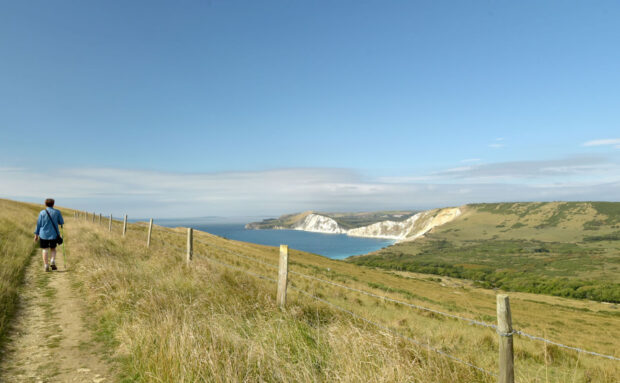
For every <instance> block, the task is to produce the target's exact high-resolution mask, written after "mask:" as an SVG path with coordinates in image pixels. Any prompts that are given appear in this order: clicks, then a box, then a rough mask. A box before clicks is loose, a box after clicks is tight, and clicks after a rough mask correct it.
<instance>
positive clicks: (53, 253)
mask: <svg viewBox="0 0 620 383" xmlns="http://www.w3.org/2000/svg"><path fill="white" fill-rule="evenodd" d="M50 253H51V255H52V259H51V260H50V263H51V264H52V265H55V264H56V248H55V247H52V248H51V249H50Z"/></svg>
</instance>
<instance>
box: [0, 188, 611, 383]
mask: <svg viewBox="0 0 620 383" xmlns="http://www.w3.org/2000/svg"><path fill="white" fill-rule="evenodd" d="M0 207H1V208H0V225H1V227H2V228H9V229H10V228H11V227H12V226H15V227H19V228H20V229H18V230H14V231H10V230H4V231H0V233H9V235H10V237H7V236H4V237H2V240H3V241H4V242H3V243H5V244H7V245H6V246H5V247H4V248H3V250H5V251H6V250H7V249H8V252H7V253H2V254H0V259H2V261H3V262H5V263H3V266H6V265H8V267H10V268H11V269H12V270H14V271H15V272H16V273H17V275H18V274H19V270H20V268H21V267H22V266H23V264H24V263H25V262H28V261H30V260H32V262H35V260H36V261H39V255H38V254H39V253H38V252H37V253H36V258H34V257H35V254H34V253H32V234H31V230H29V229H28V228H30V227H32V225H33V222H34V221H35V219H36V214H37V212H38V210H39V209H40V207H39V206H35V205H31V204H23V203H17V202H12V201H6V200H0ZM472 209H473V208H472ZM472 212H473V210H472ZM63 213H64V214H65V217H66V225H65V229H64V232H65V244H66V246H67V252H68V253H67V258H68V259H69V265H70V267H69V271H68V274H67V275H68V276H69V278H70V279H71V281H72V288H73V289H75V291H76V294H75V295H76V296H77V297H80V299H81V300H82V302H81V304H82V305H83V306H84V307H85V308H86V310H87V311H88V313H89V315H88V317H87V318H86V320H87V321H88V324H89V326H90V327H91V328H92V331H93V333H94V334H95V336H96V338H97V339H98V340H99V341H100V342H101V343H102V344H103V348H104V352H105V355H106V356H107V358H109V360H110V362H111V363H114V366H115V371H117V373H118V374H119V379H118V380H117V381H120V382H188V383H189V382H202V381H208V382H232V381H235V382H236V381H246V382H445V383H448V382H450V383H453V382H485V383H491V382H495V381H496V378H495V377H494V376H492V373H493V372H496V371H497V354H498V335H497V334H496V332H495V330H494V329H492V328H486V327H481V326H476V325H472V323H471V320H476V321H483V322H487V323H494V322H495V321H496V317H495V315H496V307H495V294H496V292H495V291H493V290H490V289H484V288H480V287H476V286H472V285H471V284H467V283H463V281H460V280H458V279H452V278H449V277H442V278H437V277H434V276H429V275H424V274H416V273H410V272H394V271H391V270H383V269H373V268H367V267H360V266H357V265H355V264H352V263H350V262H343V261H336V260H331V259H327V258H325V257H321V256H318V255H315V254H309V253H305V252H301V251H296V250H291V252H290V260H289V265H290V273H289V293H288V297H287V305H286V308H285V309H284V310H281V309H280V308H279V307H278V306H277V305H276V304H275V290H276V289H275V284H274V282H273V281H272V280H271V279H272V278H275V277H276V276H277V273H278V271H277V266H276V268H275V269H274V268H273V267H272V265H277V264H278V249H276V248H273V247H267V246H260V245H254V244H249V243H243V242H238V241H231V240H226V239H224V238H220V237H217V236H214V235H211V234H208V233H204V232H199V231H195V232H194V258H193V260H192V261H191V262H190V263H189V264H187V263H186V261H185V244H186V229H183V228H178V229H169V228H164V227H159V226H155V229H154V232H153V237H152V242H151V247H149V248H147V247H146V232H147V225H146V224H145V223H133V224H130V225H129V228H128V231H127V234H126V235H125V236H122V235H121V227H122V222H118V221H114V222H113V224H112V230H111V231H108V225H107V222H106V223H103V224H99V223H98V222H95V221H93V220H91V219H87V220H84V219H74V218H73V211H71V210H68V209H63ZM485 214H486V213H485ZM489 214H493V213H489ZM603 218H604V217H602V216H601V217H600V219H603ZM603 233H604V230H603V231H600V234H603ZM8 238H10V239H11V241H10V242H8V241H7V239H8ZM13 243H15V244H16V245H13ZM17 254H21V258H19V259H16V262H13V263H7V262H6V261H7V260H8V259H9V258H13V257H15V256H16V255H17ZM3 275H4V274H3ZM54 276H56V274H53V273H51V275H50V277H51V278H53V277H54ZM3 281H4V280H3ZM16 281H17V282H16V283H15V284H17V283H18V282H19V278H17V279H16ZM15 284H14V285H15ZM336 284H337V285H336ZM361 291H364V292H367V294H363V293H361ZM12 294H13V293H12V292H11V291H8V290H0V299H2V298H3V295H7V296H13V297H14V294H13V295H12ZM368 294H372V295H368ZM394 300H397V301H394ZM510 301H511V309H512V318H513V325H514V327H515V328H516V329H519V330H521V331H524V332H527V333H530V334H534V335H538V336H544V337H546V338H549V339H552V340H554V341H556V342H559V343H563V344H567V345H571V346H578V347H581V348H584V349H588V350H593V351H596V352H599V353H603V354H607V355H614V356H615V357H618V356H619V350H620V348H619V347H620V343H619V342H618V339H620V308H619V307H618V306H617V305H609V304H603V303H599V302H592V301H580V300H573V299H566V298H560V297H552V296H546V295H536V294H527V293H512V294H510ZM407 305H416V306H423V307H425V308H428V309H430V310H437V311H441V312H443V313H448V314H449V315H456V316H461V317H463V318H466V320H457V319H454V318H453V317H447V316H445V315H444V314H437V312H436V311H435V312H433V311H428V310H422V309H416V308H414V307H412V306H407ZM65 325H67V326H69V327H70V323H69V324H65ZM416 342H417V343H416ZM90 347H94V346H93V345H91V344H81V345H80V348H81V349H87V348H90ZM429 347H430V348H429ZM0 351H1V350H0ZM438 351H439V352H438ZM2 355H3V354H2V352H0V360H1V359H2ZM454 358H457V359H454ZM463 362H465V363H469V364H472V365H474V366H477V367H480V368H482V369H484V370H485V371H489V372H491V375H489V374H487V373H485V372H482V371H480V370H476V369H474V368H472V367H470V366H468V365H467V364H464V363H463ZM515 364H516V370H515V372H516V378H517V381H519V382H568V381H571V382H572V381H575V382H603V383H612V382H615V381H616V377H617V376H618V374H619V373H620V364H619V363H618V362H617V361H615V360H610V359H605V358H600V357H596V356H592V355H588V354H580V353H577V352H575V351H574V350H569V349H566V348H560V347H558V346H555V345H551V344H545V343H541V342H539V341H535V340H531V339H528V338H525V337H521V336H515ZM0 381H3V378H2V376H0ZM106 381H107V380H106Z"/></svg>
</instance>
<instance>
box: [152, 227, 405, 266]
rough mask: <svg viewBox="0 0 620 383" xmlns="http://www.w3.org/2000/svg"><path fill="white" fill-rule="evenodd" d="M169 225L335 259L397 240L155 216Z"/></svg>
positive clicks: (364, 252)
mask: <svg viewBox="0 0 620 383" xmlns="http://www.w3.org/2000/svg"><path fill="white" fill-rule="evenodd" d="M155 223H157V224H159V225H162V226H168V227H191V228H193V229H195V230H202V231H206V232H208V233H211V234H215V235H217V236H220V237H224V238H228V239H234V240H237V241H244V242H252V243H258V244H261V245H268V246H279V245H281V244H285V245H288V246H289V248H292V249H297V250H303V251H307V252H310V253H314V254H320V255H323V256H325V257H328V258H332V259H344V258H347V257H350V256H352V255H361V254H367V253H369V252H372V251H375V250H379V249H381V248H384V247H386V246H389V245H391V244H393V243H394V241H393V240H385V239H375V238H359V237H349V236H347V235H344V234H321V233H310V232H306V231H299V230H247V229H245V225H244V224H239V223H223V224H222V223H220V224H216V223H192V222H183V221H180V220H156V221H155Z"/></svg>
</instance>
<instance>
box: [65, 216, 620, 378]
mask: <svg viewBox="0 0 620 383" xmlns="http://www.w3.org/2000/svg"><path fill="white" fill-rule="evenodd" d="M93 214H94V213H93ZM87 217H88V213H86V221H87V222H89V220H88V218H87ZM76 218H79V217H76ZM92 222H93V223H94V222H95V219H94V215H93V221H92ZM110 222H112V217H111V216H110ZM117 222H118V221H117ZM158 230H159V231H162V232H165V233H167V234H176V235H180V236H185V234H184V233H182V232H179V231H178V230H175V229H171V228H164V227H162V226H159V227H158ZM194 240H195V241H196V242H198V243H200V244H202V245H205V246H207V247H210V248H213V249H217V250H219V251H221V252H224V253H227V254H231V255H234V256H237V257H239V258H243V259H246V260H249V261H252V262H255V263H257V264H261V265H263V266H266V267H268V268H271V269H275V270H278V269H279V266H278V265H274V264H271V263H269V262H266V261H264V260H261V259H257V258H255V257H251V256H248V255H245V254H241V253H238V252H235V251H232V250H230V249H227V248H225V247H222V246H218V245H216V244H214V243H210V242H207V241H204V240H201V239H194ZM167 244H168V245H171V246H173V247H175V248H176V249H178V250H179V251H185V250H186V249H183V248H181V247H179V246H175V245H173V244H171V243H167ZM248 250H251V249H248ZM197 254H198V255H200V257H201V258H205V259H207V260H208V261H210V262H213V263H216V264H219V265H221V266H224V267H227V268H231V269H234V270H236V271H240V272H244V273H246V274H249V275H252V276H254V277H256V278H259V279H263V280H267V281H271V282H276V283H277V280H276V279H273V278H269V277H266V276H263V275H260V274H256V273H253V272H251V271H249V270H245V269H242V268H239V267H235V266H232V265H229V264H227V263H225V262H222V261H220V260H217V259H215V258H213V257H209V256H205V255H201V254H199V253H197ZM290 273H291V274H294V275H298V276H300V277H302V278H306V279H310V280H314V281H317V282H321V283H325V284H329V285H332V286H336V287H339V288H342V289H345V290H349V291H353V292H356V293H359V294H363V295H366V296H370V297H374V298H377V299H381V300H385V301H388V302H392V303H396V304H400V305H403V306H406V307H410V308H413V309H417V310H421V311H426V312H431V313H433V314H436V315H440V316H444V317H447V318H452V319H455V320H459V321H464V322H467V323H469V324H473V325H477V326H481V327H485V328H491V329H493V330H495V331H496V332H497V333H498V334H500V335H506V334H501V333H500V331H498V326H497V325H495V324H491V323H486V322H483V321H479V320H476V319H472V318H467V317H463V316H459V315H455V314H450V313H446V312H443V311H439V310H436V309H433V308H429V307H424V306H420V305H416V304H413V303H410V302H405V301H402V300H398V299H394V298H391V297H388V296H384V295H380V294H375V293H373V292H370V291H366V290H362V289H357V288H354V287H350V286H346V285H343V284H340V283H337V282H334V281H331V280H327V279H323V278H318V277H315V276H312V275H308V274H304V273H301V272H298V271H292V270H291V271H290ZM290 288H291V289H292V290H294V291H297V292H298V293H300V294H302V295H306V296H308V297H310V298H312V299H314V300H317V301H319V302H322V303H324V304H326V305H329V306H331V307H333V308H335V309H337V310H339V311H341V312H345V313H347V314H349V315H351V316H352V317H355V318H356V319H359V320H361V321H364V322H366V323H369V324H372V325H374V326H376V327H378V328H382V329H384V330H386V331H389V332H390V333H392V334H394V335H396V336H399V337H401V338H403V339H405V340H408V341H410V342H412V343H414V344H416V345H419V346H423V347H426V348H427V349H429V350H431V351H434V352H436V353H438V354H440V355H443V356H445V357H447V358H449V359H452V360H454V361H455V362H458V363H461V364H464V365H467V366H469V367H471V368H474V369H476V370H479V371H480V372H483V373H485V374H488V375H490V376H497V374H495V373H493V372H490V371H488V370H485V369H483V368H481V367H478V366H475V365H473V364H471V363H469V362H467V361H465V360H463V359H460V358H458V357H455V356H453V355H450V354H447V353H446V352H444V351H442V350H440V349H437V348H434V347H432V346H431V345H430V344H428V343H422V342H419V341H417V340H416V339H414V338H411V337H409V336H407V335H403V334H401V333H399V332H397V331H396V330H394V329H391V328H390V327H388V326H385V325H383V324H380V323H377V322H375V321H372V320H370V319H367V318H364V317H362V316H360V315H358V314H356V313H354V312H352V311H350V310H348V309H346V308H343V307H340V306H338V305H336V304H335V303H333V302H330V301H328V300H326V299H323V298H320V297H318V296H315V295H313V294H311V293H308V292H307V291H304V290H302V289H299V288H297V287H295V286H290ZM512 334H516V335H519V336H523V337H525V338H528V339H531V340H535V341H540V342H543V343H546V344H550V345H554V346H556V347H560V348H563V349H567V350H571V351H575V352H578V353H583V354H588V355H591V356H596V357H601V358H605V359H609V360H614V361H620V358H617V357H615V356H613V355H606V354H602V353H598V352H595V351H590V350H586V349H582V348H579V347H574V346H569V345H565V344H562V343H559V342H556V341H553V340H550V339H546V338H544V337H540V336H536V335H532V334H529V333H526V332H524V331H521V330H517V329H515V330H513V331H512V332H511V333H510V334H508V335H512Z"/></svg>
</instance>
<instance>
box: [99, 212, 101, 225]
mask: <svg viewBox="0 0 620 383" xmlns="http://www.w3.org/2000/svg"><path fill="white" fill-rule="evenodd" d="M99 224H100V225H101V213H99Z"/></svg>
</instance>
